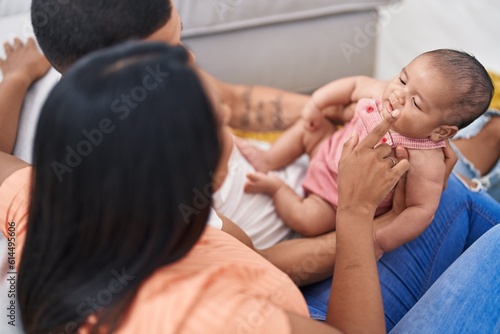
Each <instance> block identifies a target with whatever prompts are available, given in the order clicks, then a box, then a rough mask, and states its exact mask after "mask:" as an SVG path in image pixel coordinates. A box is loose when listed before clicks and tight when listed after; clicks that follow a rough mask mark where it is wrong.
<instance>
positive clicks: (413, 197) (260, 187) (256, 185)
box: [238, 49, 493, 255]
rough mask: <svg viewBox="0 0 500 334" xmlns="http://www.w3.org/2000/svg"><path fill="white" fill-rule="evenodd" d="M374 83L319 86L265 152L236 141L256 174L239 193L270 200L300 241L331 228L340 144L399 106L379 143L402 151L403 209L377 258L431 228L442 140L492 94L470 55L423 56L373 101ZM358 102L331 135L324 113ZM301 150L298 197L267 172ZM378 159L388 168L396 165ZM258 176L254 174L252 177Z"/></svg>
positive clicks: (379, 243)
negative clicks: (405, 155) (304, 167)
mask: <svg viewBox="0 0 500 334" xmlns="http://www.w3.org/2000/svg"><path fill="white" fill-rule="evenodd" d="M374 82H378V85H380V84H381V83H380V81H376V80H374V79H371V78H367V77H348V78H344V79H339V80H336V81H333V82H331V83H330V84H327V85H326V86H324V87H322V88H320V89H318V90H317V91H316V92H314V94H313V95H312V97H311V99H310V101H309V102H308V103H307V105H306V106H305V108H304V110H303V115H302V119H301V120H299V121H298V122H297V123H296V124H294V125H293V126H292V127H291V128H290V129H288V130H287V131H285V132H284V133H283V135H282V136H281V137H280V138H279V139H278V140H277V141H276V142H274V143H273V145H272V146H271V148H270V150H268V151H262V150H259V149H257V148H256V147H255V146H252V145H248V144H243V143H242V142H241V141H240V142H239V143H238V145H239V146H240V149H241V151H242V153H243V154H244V155H245V157H246V158H247V159H248V160H249V161H250V163H252V165H253V166H254V167H255V169H256V170H257V171H258V173H252V174H249V175H248V182H247V184H246V185H245V191H246V192H250V193H267V194H269V195H270V196H272V197H273V201H274V203H275V206H276V210H277V212H278V214H279V215H280V217H281V218H282V219H283V221H284V222H285V223H286V224H288V225H289V226H290V227H291V228H293V229H294V230H296V231H297V232H299V233H301V234H302V235H305V236H313V235H319V234H322V233H325V232H327V231H330V230H333V229H335V216H336V207H337V204H338V193H337V178H338V163H339V159H340V155H341V153H342V147H343V144H344V143H345V141H346V140H347V139H349V138H350V136H351V135H352V133H353V132H354V131H356V132H357V133H358V134H359V136H360V139H362V138H363V137H364V136H365V135H366V134H367V133H368V132H370V130H372V129H373V128H374V127H375V126H376V124H378V123H379V122H380V121H381V119H382V117H383V116H384V115H385V114H387V113H390V112H392V111H393V110H396V109H399V111H400V112H401V116H400V119H398V121H397V122H396V123H395V124H394V126H393V128H392V129H391V131H390V132H388V133H387V134H386V135H385V137H384V138H383V139H382V141H381V144H382V143H384V144H388V145H390V146H391V147H392V148H393V153H392V155H393V154H394V151H395V148H396V147H397V146H403V147H405V148H407V150H408V152H409V156H410V158H409V161H410V165H411V167H410V170H409V171H408V174H407V183H406V207H407V208H406V209H405V210H404V211H403V212H402V213H401V214H400V215H399V216H398V217H397V218H396V219H395V220H394V221H392V222H390V223H388V224H386V225H385V226H384V227H382V228H381V229H380V230H378V232H377V234H376V235H375V236H374V237H375V241H376V247H377V251H378V254H379V255H380V253H381V252H388V251H391V250H393V249H395V248H397V247H399V246H401V245H402V244H404V243H406V242H408V241H410V240H413V239H415V238H416V237H417V236H419V235H420V234H421V233H422V232H423V231H424V230H425V229H426V228H427V226H428V225H429V224H430V222H431V220H432V218H433V216H434V213H435V211H436V209H437V206H438V204H439V199H440V196H441V192H442V188H443V181H444V176H445V164H444V154H443V149H442V148H443V147H445V146H446V141H447V139H449V138H451V137H453V135H455V134H456V133H457V131H458V130H459V129H460V128H462V127H465V126H466V125H468V124H469V123H471V122H472V121H473V120H474V119H476V118H477V117H479V116H480V115H481V114H483V113H484V112H485V111H486V109H487V108H488V105H489V103H490V100H491V98H492V95H493V84H492V82H491V79H490V77H489V76H488V73H487V72H486V70H485V69H484V67H483V66H482V65H481V64H480V63H479V62H478V61H477V60H476V59H475V58H474V57H472V56H470V55H468V54H466V53H464V52H460V51H455V50H446V49H440V50H435V51H430V52H426V53H424V54H422V55H420V56H418V57H417V58H415V59H414V60H413V61H412V62H411V63H410V64H408V65H407V66H406V67H404V68H403V69H402V71H401V73H400V74H399V76H397V77H396V78H395V79H393V80H392V81H390V82H388V83H385V82H384V83H383V86H382V87H380V89H379V90H378V91H380V92H382V91H383V93H382V96H381V97H380V98H377V99H367V98H366V97H368V96H373V95H372V93H371V92H373V85H374ZM352 101H359V102H358V103H357V105H356V110H355V113H354V117H353V118H352V120H351V121H350V122H349V123H347V124H346V125H345V126H344V128H343V129H341V130H339V131H335V130H334V127H333V126H332V125H331V123H330V122H328V121H323V118H324V116H325V115H324V114H323V113H322V111H323V110H327V109H328V108H329V107H332V106H334V105H348V104H349V103H351V102H352ZM330 109H331V108H330ZM303 153H307V154H308V155H309V156H310V158H311V163H310V165H309V168H308V171H307V175H306V178H305V180H304V183H303V188H304V190H305V194H306V196H305V198H301V197H300V196H298V195H297V194H296V193H295V192H294V191H293V190H292V189H290V188H288V187H287V186H286V185H285V184H284V182H283V181H281V180H280V179H279V178H278V177H277V176H274V175H273V174H264V173H266V172H267V171H270V170H275V169H279V168H282V167H284V166H286V165H287V164H289V163H291V162H292V161H294V160H295V159H296V158H298V157H299V156H301V155H302V154H303ZM392 155H391V156H388V157H387V158H385V160H387V163H388V164H389V165H390V166H391V167H393V166H395V165H396V163H397V160H396V158H394V157H393V156H392ZM259 172H260V173H259ZM392 195H393V193H390V194H389V195H388V196H387V198H386V199H385V200H384V201H383V202H382V203H380V206H379V207H378V209H377V212H376V215H380V214H382V213H384V212H387V211H388V210H389V209H390V207H391V205H392Z"/></svg>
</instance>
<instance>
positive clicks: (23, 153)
mask: <svg viewBox="0 0 500 334" xmlns="http://www.w3.org/2000/svg"><path fill="white" fill-rule="evenodd" d="M30 36H33V28H32V26H31V22H30V14H29V12H25V13H23V14H19V15H13V16H7V17H0V44H3V42H5V41H7V40H9V41H12V39H13V38H14V37H19V38H20V39H21V40H23V41H25V40H26V39H27V38H28V37H30ZM4 56H5V54H4V50H3V48H0V57H1V58H3V57H4ZM59 78H60V74H59V73H58V72H57V71H55V70H54V69H51V70H50V71H49V73H47V75H45V76H44V77H43V78H41V79H40V80H39V81H37V82H36V83H35V84H34V85H33V86H32V87H31V88H30V90H29V91H28V94H27V95H26V99H25V101H24V104H23V108H22V110H21V115H20V119H19V130H18V135H17V139H16V145H15V147H14V155H15V156H17V157H18V158H21V159H23V160H25V161H27V162H31V154H32V147H33V137H34V135H35V130H36V123H37V121H38V116H39V114H40V110H41V108H42V105H43V103H44V101H45V99H46V98H47V96H48V94H49V92H50V90H51V89H52V87H53V86H54V85H55V84H56V83H57V81H58V80H59ZM1 79H2V78H1V74H0V80H1Z"/></svg>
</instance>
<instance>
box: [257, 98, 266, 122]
mask: <svg viewBox="0 0 500 334" xmlns="http://www.w3.org/2000/svg"><path fill="white" fill-rule="evenodd" d="M264 120H265V119H264V102H262V101H260V102H259V108H258V109H257V122H258V123H259V125H263V124H264Z"/></svg>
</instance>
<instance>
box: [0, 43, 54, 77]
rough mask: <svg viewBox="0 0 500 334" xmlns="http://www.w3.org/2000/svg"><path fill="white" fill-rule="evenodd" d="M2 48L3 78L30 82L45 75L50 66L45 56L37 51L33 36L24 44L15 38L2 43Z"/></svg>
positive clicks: (1, 66) (1, 67) (1, 68)
mask: <svg viewBox="0 0 500 334" xmlns="http://www.w3.org/2000/svg"><path fill="white" fill-rule="evenodd" d="M4 49H5V59H0V70H1V71H2V74H3V77H4V80H5V79H6V78H9V77H15V78H17V79H21V80H25V82H27V83H28V84H31V83H33V82H34V81H36V80H37V79H39V78H40V77H42V76H43V75H45V73H47V71H48V70H49V68H50V64H49V62H48V61H47V58H45V56H43V55H42V54H41V53H40V51H38V48H37V46H36V43H35V40H34V39H33V38H29V39H28V41H27V42H26V44H23V42H21V40H20V39H19V38H16V39H14V43H13V44H11V43H9V42H6V43H4Z"/></svg>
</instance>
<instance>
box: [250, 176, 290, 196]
mask: <svg viewBox="0 0 500 334" xmlns="http://www.w3.org/2000/svg"><path fill="white" fill-rule="evenodd" d="M284 184H285V183H284V182H283V181H282V180H281V179H280V178H279V177H277V176H276V175H270V174H264V173H260V172H257V173H249V174H247V183H245V188H244V190H245V192H246V193H250V194H255V193H264V194H268V195H271V196H272V195H274V194H275V193H276V191H278V189H279V188H280V187H282V186H283V185H284Z"/></svg>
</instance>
